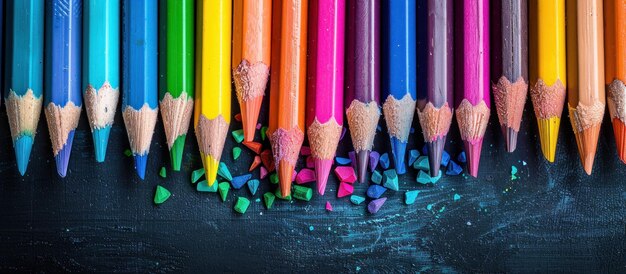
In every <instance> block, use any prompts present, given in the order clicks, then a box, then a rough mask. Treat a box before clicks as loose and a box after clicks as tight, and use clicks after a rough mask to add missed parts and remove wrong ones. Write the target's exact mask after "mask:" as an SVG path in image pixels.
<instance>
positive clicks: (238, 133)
mask: <svg viewBox="0 0 626 274" xmlns="http://www.w3.org/2000/svg"><path fill="white" fill-rule="evenodd" d="M231 134H232V135H233V139H235V142H237V143H238V144H239V143H241V142H242V141H243V129H238V130H233V132H232V133H231Z"/></svg>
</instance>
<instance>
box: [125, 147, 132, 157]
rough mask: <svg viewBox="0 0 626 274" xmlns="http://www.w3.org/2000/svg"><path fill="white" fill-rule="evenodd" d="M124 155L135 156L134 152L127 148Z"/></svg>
mask: <svg viewBox="0 0 626 274" xmlns="http://www.w3.org/2000/svg"><path fill="white" fill-rule="evenodd" d="M124 155H125V156H126V157H130V156H133V152H132V151H131V150H130V149H126V150H124Z"/></svg>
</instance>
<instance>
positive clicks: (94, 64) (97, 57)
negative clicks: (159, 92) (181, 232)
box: [83, 0, 120, 162]
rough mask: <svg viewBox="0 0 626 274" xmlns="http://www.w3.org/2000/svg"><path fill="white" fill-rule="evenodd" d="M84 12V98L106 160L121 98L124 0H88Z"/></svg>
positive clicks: (96, 146)
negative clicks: (121, 13)
mask: <svg viewBox="0 0 626 274" xmlns="http://www.w3.org/2000/svg"><path fill="white" fill-rule="evenodd" d="M84 9H85V10H84V15H83V49H84V58H83V91H84V92H83V98H84V101H85V109H86V110H87V118H89V126H90V127H91V134H92V136H93V145H94V149H95V155H96V161H97V162H104V159H105V156H106V151H107V144H108V142H109V133H110V132H111V126H112V125H113V119H114V118H115V110H116V108H117V101H118V98H119V78H120V1H119V0H87V1H86V2H85V5H84Z"/></svg>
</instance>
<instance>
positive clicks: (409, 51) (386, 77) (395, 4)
mask: <svg viewBox="0 0 626 274" xmlns="http://www.w3.org/2000/svg"><path fill="white" fill-rule="evenodd" d="M383 5H385V6H383V10H384V11H385V15H384V16H385V19H383V29H384V31H383V33H385V32H386V37H385V38H386V39H383V42H382V43H383V46H384V47H385V48H384V50H383V57H382V58H381V60H383V69H382V71H383V86H382V87H383V89H382V92H383V94H382V95H383V97H382V98H386V99H385V103H384V104H383V113H384V115H385V121H386V122H387V129H388V132H389V137H390V139H391V151H392V153H393V156H394V157H393V159H394V164H395V168H396V172H397V173H398V174H404V173H406V168H405V166H404V155H405V152H406V144H407V140H408V138H409V131H410V129H411V123H412V122H413V114H414V113H415V99H416V95H415V93H416V89H417V80H416V77H417V75H416V74H417V73H416V65H417V64H416V60H417V59H416V58H417V57H416V56H415V20H416V19H415V0H389V1H383ZM422 84H426V83H422Z"/></svg>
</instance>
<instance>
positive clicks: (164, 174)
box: [159, 166, 167, 178]
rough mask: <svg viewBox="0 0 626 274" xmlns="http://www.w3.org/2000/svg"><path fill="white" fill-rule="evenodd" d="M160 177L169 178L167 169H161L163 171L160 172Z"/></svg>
mask: <svg viewBox="0 0 626 274" xmlns="http://www.w3.org/2000/svg"><path fill="white" fill-rule="evenodd" d="M159 176H161V178H166V177H167V169H165V167H164V166H163V167H161V170H159Z"/></svg>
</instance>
